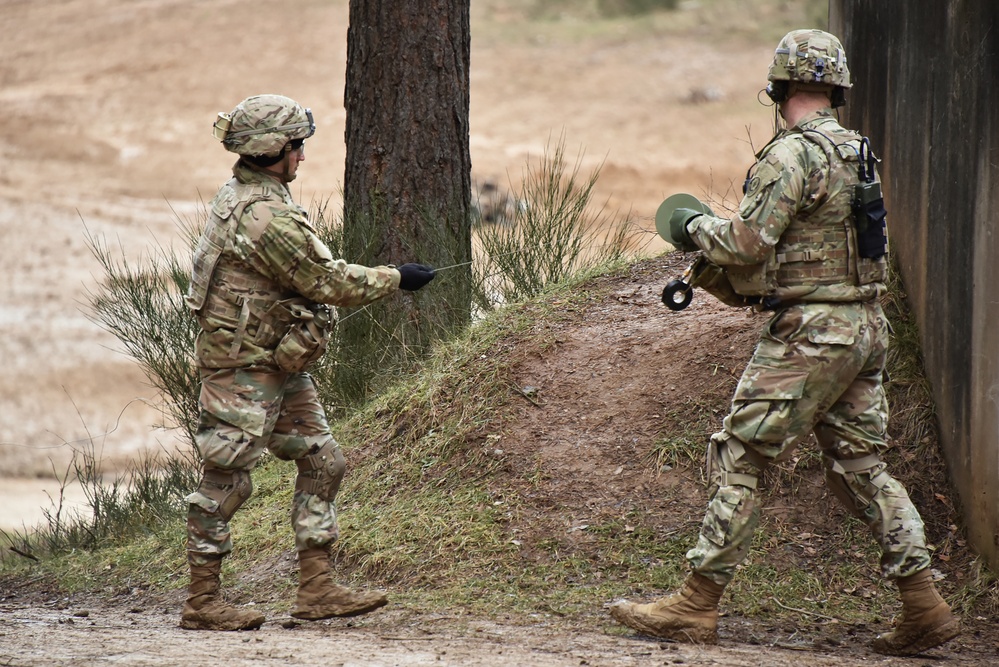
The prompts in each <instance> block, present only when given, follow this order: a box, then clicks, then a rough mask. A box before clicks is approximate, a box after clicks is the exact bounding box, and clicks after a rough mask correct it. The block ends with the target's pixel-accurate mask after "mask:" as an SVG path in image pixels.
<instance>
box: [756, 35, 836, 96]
mask: <svg viewBox="0 0 999 667" xmlns="http://www.w3.org/2000/svg"><path fill="white" fill-rule="evenodd" d="M767 78H768V79H769V80H770V81H795V82H797V83H806V84H816V85H828V86H841V87H843V88H849V87H850V86H851V84H850V70H849V69H848V68H847V66H846V51H844V50H843V45H842V44H841V43H840V41H839V40H838V39H837V38H836V37H835V36H833V35H830V34H829V33H828V32H824V31H822V30H793V31H791V32H789V33H788V34H786V35H784V38H783V39H782V40H781V41H780V43H779V44H778V45H777V49H776V50H775V52H774V60H773V63H772V64H771V65H770V72H769V73H768V75H767Z"/></svg>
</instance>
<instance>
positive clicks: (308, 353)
mask: <svg viewBox="0 0 999 667" xmlns="http://www.w3.org/2000/svg"><path fill="white" fill-rule="evenodd" d="M289 310H290V311H291V313H292V315H293V316H294V317H295V321H294V322H293V323H292V324H291V326H290V327H289V328H288V332H287V333H285V335H284V336H283V337H282V338H281V341H280V342H279V343H278V345H277V347H276V348H275V349H274V363H275V364H277V367H278V368H280V369H281V370H283V371H286V372H289V373H298V372H301V371H304V370H305V369H307V368H308V367H309V366H311V365H312V364H314V363H315V362H316V361H318V360H319V358H320V357H321V356H323V353H324V352H326V346H327V345H328V344H329V338H330V324H331V323H332V315H331V313H330V309H329V307H327V306H323V305H312V306H303V305H300V304H292V305H290V306H289Z"/></svg>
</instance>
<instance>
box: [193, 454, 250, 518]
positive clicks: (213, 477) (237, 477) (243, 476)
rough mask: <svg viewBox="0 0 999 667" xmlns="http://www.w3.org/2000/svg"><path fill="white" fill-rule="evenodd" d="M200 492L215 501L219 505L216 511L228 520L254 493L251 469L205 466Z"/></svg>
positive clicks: (199, 487)
mask: <svg viewBox="0 0 999 667" xmlns="http://www.w3.org/2000/svg"><path fill="white" fill-rule="evenodd" d="M198 493H200V494H201V495H203V496H205V497H207V498H209V499H210V500H212V501H214V502H215V503H216V504H217V505H218V509H217V510H215V511H216V512H218V514H219V515H220V516H221V517H222V518H223V519H224V520H226V521H228V520H229V519H231V518H232V515H233V514H235V513H236V510H238V509H239V508H240V507H242V505H243V503H245V502H246V501H247V500H248V499H249V497H250V496H251V495H252V494H253V480H252V479H250V471H249V470H225V469H223V468H215V467H210V466H205V469H204V473H203V474H202V477H201V484H200V485H199V486H198Z"/></svg>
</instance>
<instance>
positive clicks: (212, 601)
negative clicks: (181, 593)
mask: <svg viewBox="0 0 999 667" xmlns="http://www.w3.org/2000/svg"><path fill="white" fill-rule="evenodd" d="M221 572H222V559H221V558H219V559H217V560H213V561H211V562H210V563H208V565H195V564H193V563H192V564H191V585H190V587H188V598H187V602H185V603H184V609H183V611H181V613H180V627H182V628H185V629H187V630H256V629H257V628H259V627H260V626H261V625H263V624H264V615H263V614H260V613H258V612H255V611H249V610H246V609H237V608H236V607H233V606H231V605H228V604H226V603H225V602H224V601H223V600H222V597H221V595H219V588H220V586H219V575H220V574H221Z"/></svg>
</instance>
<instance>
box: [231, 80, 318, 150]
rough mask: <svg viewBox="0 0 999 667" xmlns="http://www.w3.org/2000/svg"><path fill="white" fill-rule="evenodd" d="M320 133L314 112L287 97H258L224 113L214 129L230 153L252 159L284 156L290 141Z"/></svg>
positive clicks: (248, 99)
mask: <svg viewBox="0 0 999 667" xmlns="http://www.w3.org/2000/svg"><path fill="white" fill-rule="evenodd" d="M315 131H316V124H315V122H314V121H313V119H312V111H311V110H309V109H306V108H303V107H302V106H301V105H300V104H299V103H298V102H296V101H295V100H293V99H291V98H290V97H285V96H284V95H254V96H253V97H247V98H246V99H245V100H243V101H242V102H240V103H239V104H237V105H236V108H235V109H233V110H232V113H228V114H227V113H220V114H219V115H218V118H217V119H216V121H215V125H214V126H213V127H212V132H213V134H214V135H215V138H216V139H218V140H220V141H221V142H222V145H223V146H225V149H226V150H227V151H230V152H232V153H238V154H239V155H249V156H277V155H280V154H281V153H282V151H283V149H284V147H285V145H286V144H287V143H288V142H289V141H293V140H295V139H307V138H309V137H311V136H312V135H313V134H314V133H315Z"/></svg>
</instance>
